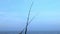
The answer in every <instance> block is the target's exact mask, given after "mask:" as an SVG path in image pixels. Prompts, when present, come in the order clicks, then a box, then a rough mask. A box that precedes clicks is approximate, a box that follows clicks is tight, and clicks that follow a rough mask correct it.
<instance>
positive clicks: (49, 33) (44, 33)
mask: <svg viewBox="0 0 60 34" xmlns="http://www.w3.org/2000/svg"><path fill="white" fill-rule="evenodd" d="M0 34H19V32H17V31H8V32H0ZM22 34H24V33H22ZM27 34H60V31H30V32H27Z"/></svg>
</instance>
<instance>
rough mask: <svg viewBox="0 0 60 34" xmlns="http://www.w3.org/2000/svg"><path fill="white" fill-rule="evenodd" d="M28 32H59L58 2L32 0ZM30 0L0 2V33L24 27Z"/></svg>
mask: <svg viewBox="0 0 60 34" xmlns="http://www.w3.org/2000/svg"><path fill="white" fill-rule="evenodd" d="M32 1H33V2H34V4H33V7H32V9H31V15H30V19H31V18H32V17H33V16H36V17H35V18H34V20H33V21H32V23H31V24H30V25H29V27H28V30H31V31H34V30H37V31H46V30H48V31H49V30H51V31H52V30H53V31H56V30H60V0H32ZM31 3H32V2H31V0H0V31H19V30H22V29H23V28H24V27H25V24H26V19H27V14H28V11H29V8H30V5H31Z"/></svg>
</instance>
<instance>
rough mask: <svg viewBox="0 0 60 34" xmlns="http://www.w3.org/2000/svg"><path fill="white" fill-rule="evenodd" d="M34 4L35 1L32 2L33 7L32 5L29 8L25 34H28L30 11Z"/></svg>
mask: <svg viewBox="0 0 60 34" xmlns="http://www.w3.org/2000/svg"><path fill="white" fill-rule="evenodd" d="M32 6H33V2H32V4H31V7H30V10H29V13H28V17H27V23H26V28H25V34H27V26H28V23H29V17H30V12H31V8H32Z"/></svg>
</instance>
